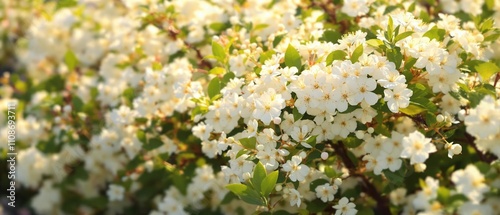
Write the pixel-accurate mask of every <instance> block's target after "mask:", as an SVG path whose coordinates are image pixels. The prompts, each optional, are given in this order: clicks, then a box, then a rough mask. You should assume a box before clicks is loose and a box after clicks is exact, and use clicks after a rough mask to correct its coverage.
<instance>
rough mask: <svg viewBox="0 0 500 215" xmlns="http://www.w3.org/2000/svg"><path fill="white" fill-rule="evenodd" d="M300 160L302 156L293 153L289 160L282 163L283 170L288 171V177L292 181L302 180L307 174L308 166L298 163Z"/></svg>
mask: <svg viewBox="0 0 500 215" xmlns="http://www.w3.org/2000/svg"><path fill="white" fill-rule="evenodd" d="M301 162H302V158H301V157H300V156H297V155H294V156H293V157H292V159H291V160H289V161H287V162H286V163H285V164H283V170H284V171H285V172H290V179H291V180H292V181H303V180H304V179H305V177H306V176H307V174H309V167H308V166H306V165H304V164H300V163H301Z"/></svg>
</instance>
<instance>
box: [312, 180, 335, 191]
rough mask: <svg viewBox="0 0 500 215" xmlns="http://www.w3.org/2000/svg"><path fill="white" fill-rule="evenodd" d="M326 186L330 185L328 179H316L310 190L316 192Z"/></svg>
mask: <svg viewBox="0 0 500 215" xmlns="http://www.w3.org/2000/svg"><path fill="white" fill-rule="evenodd" d="M324 184H330V182H329V181H328V180H326V179H323V178H320V179H316V180H314V181H312V182H311V183H310V184H309V190H311V191H315V190H316V188H317V187H318V186H320V185H324Z"/></svg>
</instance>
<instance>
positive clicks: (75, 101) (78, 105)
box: [71, 95, 84, 112]
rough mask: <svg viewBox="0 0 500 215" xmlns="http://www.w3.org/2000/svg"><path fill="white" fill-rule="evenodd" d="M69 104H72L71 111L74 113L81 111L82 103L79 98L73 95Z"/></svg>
mask: <svg viewBox="0 0 500 215" xmlns="http://www.w3.org/2000/svg"><path fill="white" fill-rule="evenodd" d="M71 102H72V103H73V110H74V111H76V112H81V111H82V110H83V106H84V104H83V101H82V100H81V99H80V97H78V96H76V95H73V97H72V98H71Z"/></svg>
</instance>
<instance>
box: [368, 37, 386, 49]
mask: <svg viewBox="0 0 500 215" xmlns="http://www.w3.org/2000/svg"><path fill="white" fill-rule="evenodd" d="M366 44H368V45H370V46H373V47H375V48H380V47H382V46H384V42H382V40H379V39H369V40H368V41H366Z"/></svg>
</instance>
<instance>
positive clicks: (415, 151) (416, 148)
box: [401, 131, 436, 164]
mask: <svg viewBox="0 0 500 215" xmlns="http://www.w3.org/2000/svg"><path fill="white" fill-rule="evenodd" d="M432 152H436V146H434V144H432V143H431V139H430V138H425V136H424V135H423V134H422V133H420V132H418V131H414V132H412V133H411V134H410V135H409V136H408V137H404V138H403V151H402V152H401V157H402V158H410V164H416V163H424V162H425V160H427V158H429V153H432Z"/></svg>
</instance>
